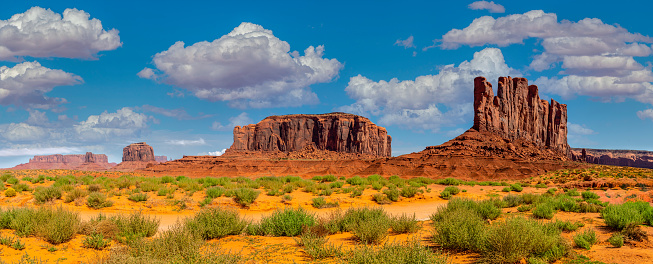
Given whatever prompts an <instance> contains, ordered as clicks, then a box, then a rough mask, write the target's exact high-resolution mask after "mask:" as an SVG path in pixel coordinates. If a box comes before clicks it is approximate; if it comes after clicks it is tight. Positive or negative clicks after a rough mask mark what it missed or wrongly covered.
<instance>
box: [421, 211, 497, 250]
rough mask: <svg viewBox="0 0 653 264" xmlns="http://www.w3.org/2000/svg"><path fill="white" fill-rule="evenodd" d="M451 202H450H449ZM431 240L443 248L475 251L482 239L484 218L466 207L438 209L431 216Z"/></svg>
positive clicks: (480, 244) (478, 248)
mask: <svg viewBox="0 0 653 264" xmlns="http://www.w3.org/2000/svg"><path fill="white" fill-rule="evenodd" d="M449 203H450V204H451V202H449ZM431 220H433V226H434V229H433V233H432V235H433V236H432V240H433V242H434V243H436V244H439V245H440V246H442V247H443V248H446V249H451V250H456V251H465V250H472V251H477V250H480V249H481V248H482V246H483V245H482V243H483V241H484V235H485V234H484V229H485V224H484V223H485V220H484V219H483V218H482V217H481V216H480V215H479V214H478V213H477V212H476V211H474V210H473V209H471V208H468V207H462V206H460V207H452V208H446V209H441V210H439V211H438V212H437V213H436V214H434V215H432V216H431Z"/></svg>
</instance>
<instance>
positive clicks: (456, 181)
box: [435, 178, 462, 185]
mask: <svg viewBox="0 0 653 264" xmlns="http://www.w3.org/2000/svg"><path fill="white" fill-rule="evenodd" d="M435 183H436V184H440V185H460V184H462V181H461V180H459V179H454V178H445V179H440V180H436V181H435Z"/></svg>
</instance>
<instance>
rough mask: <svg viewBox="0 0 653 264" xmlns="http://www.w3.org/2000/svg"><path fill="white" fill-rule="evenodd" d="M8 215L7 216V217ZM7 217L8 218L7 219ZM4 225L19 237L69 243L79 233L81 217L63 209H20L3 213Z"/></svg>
mask: <svg viewBox="0 0 653 264" xmlns="http://www.w3.org/2000/svg"><path fill="white" fill-rule="evenodd" d="M5 214H6V215H5ZM5 217H6V218H5ZM2 218H3V222H4V223H3V225H6V226H5V227H8V228H10V229H13V230H15V232H16V235H18V236H23V237H24V236H30V235H34V236H38V237H42V238H44V239H45V240H46V241H48V242H50V243H52V244H60V243H63V242H68V241H70V240H71V239H72V237H73V236H74V235H75V234H76V233H77V230H78V228H79V224H80V220H79V215H78V214H77V213H74V212H70V211H66V210H64V209H62V208H56V209H53V208H45V207H40V208H37V209H31V208H19V209H11V210H9V211H6V212H3V217H2Z"/></svg>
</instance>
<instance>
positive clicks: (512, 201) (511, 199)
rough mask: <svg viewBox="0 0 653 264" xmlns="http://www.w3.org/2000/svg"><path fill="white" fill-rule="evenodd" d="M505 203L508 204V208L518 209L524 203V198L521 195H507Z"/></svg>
mask: <svg viewBox="0 0 653 264" xmlns="http://www.w3.org/2000/svg"><path fill="white" fill-rule="evenodd" d="M503 201H504V202H505V204H506V207H516V206H519V205H520V204H522V203H524V198H523V197H522V196H520V195H512V194H509V195H506V196H504V197H503Z"/></svg>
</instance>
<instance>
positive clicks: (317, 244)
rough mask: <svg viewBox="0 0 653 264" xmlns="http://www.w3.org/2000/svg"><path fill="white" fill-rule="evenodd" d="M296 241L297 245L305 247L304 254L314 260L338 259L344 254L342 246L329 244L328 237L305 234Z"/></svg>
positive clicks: (312, 233)
mask: <svg viewBox="0 0 653 264" xmlns="http://www.w3.org/2000/svg"><path fill="white" fill-rule="evenodd" d="M296 241H297V245H299V246H303V247H304V252H306V254H307V255H309V256H310V257H311V258H312V259H324V258H330V257H338V256H341V255H342V254H343V252H342V245H340V246H339V247H336V246H334V245H329V244H327V242H328V241H329V239H328V238H327V237H326V236H322V235H319V234H316V233H314V232H305V233H304V234H302V235H301V236H300V237H299V239H298V240H297V239H296Z"/></svg>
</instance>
